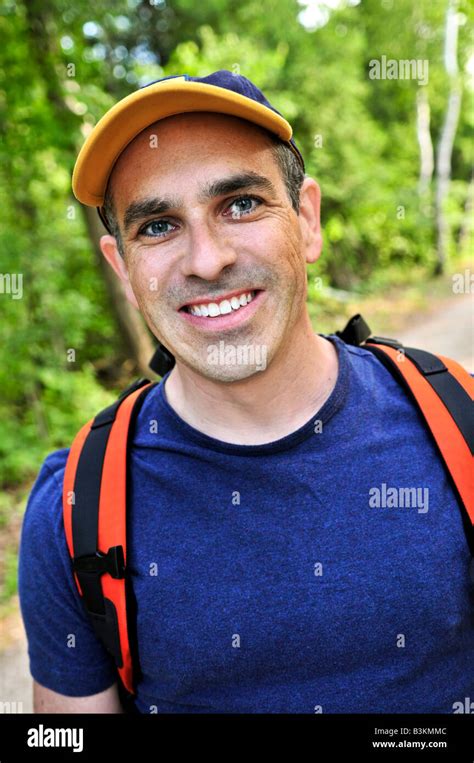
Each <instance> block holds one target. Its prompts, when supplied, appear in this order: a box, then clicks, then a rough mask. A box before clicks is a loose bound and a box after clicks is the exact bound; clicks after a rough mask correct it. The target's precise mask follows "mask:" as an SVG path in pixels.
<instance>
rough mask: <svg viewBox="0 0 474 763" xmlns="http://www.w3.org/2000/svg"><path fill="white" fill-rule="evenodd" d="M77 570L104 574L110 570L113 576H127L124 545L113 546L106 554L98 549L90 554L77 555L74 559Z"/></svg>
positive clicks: (74, 566) (75, 569)
mask: <svg viewBox="0 0 474 763" xmlns="http://www.w3.org/2000/svg"><path fill="white" fill-rule="evenodd" d="M73 568H74V571H75V572H95V573H96V574H97V575H102V574H103V573H104V572H108V573H109V575H110V576H111V577H113V578H118V579H120V578H124V577H125V559H124V555H123V547H122V546H112V547H111V548H109V550H108V551H107V553H106V554H103V553H102V552H101V551H96V553H95V554H89V555H88V556H77V557H74V559H73Z"/></svg>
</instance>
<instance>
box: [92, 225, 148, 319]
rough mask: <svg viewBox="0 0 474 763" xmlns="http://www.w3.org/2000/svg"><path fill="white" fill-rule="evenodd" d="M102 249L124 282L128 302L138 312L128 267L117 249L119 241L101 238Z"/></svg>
mask: <svg viewBox="0 0 474 763" xmlns="http://www.w3.org/2000/svg"><path fill="white" fill-rule="evenodd" d="M100 248H101V251H102V254H103V255H104V257H105V259H106V260H107V262H108V263H109V265H110V266H111V267H112V268H113V269H114V270H115V272H116V274H117V275H118V277H119V278H120V280H121V281H122V284H123V288H124V291H125V296H126V297H127V299H128V301H129V302H130V303H131V304H132V305H133V306H134V307H136V308H137V310H138V309H139V307H138V302H137V300H136V298H135V294H134V293H133V290H132V287H131V284H130V279H129V277H128V270H127V266H126V264H125V260H124V258H123V257H122V255H121V254H120V252H119V250H118V249H117V241H116V239H115V238H114V236H101V238H100Z"/></svg>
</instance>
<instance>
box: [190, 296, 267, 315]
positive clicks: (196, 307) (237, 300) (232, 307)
mask: <svg viewBox="0 0 474 763" xmlns="http://www.w3.org/2000/svg"><path fill="white" fill-rule="evenodd" d="M261 291H262V290H261V289H253V290H250V291H246V292H244V291H242V292H237V293H234V294H233V295H232V296H229V297H225V298H224V299H219V300H218V301H211V302H202V303H199V304H193V305H183V306H182V307H180V309H179V311H180V312H185V313H189V314H190V315H194V316H197V317H204V318H219V317H220V316H223V315H231V314H232V313H234V312H238V311H239V310H241V309H242V308H245V307H246V306H247V305H248V304H250V302H252V301H253V299H255V297H256V296H257V294H259V293H260V292H261Z"/></svg>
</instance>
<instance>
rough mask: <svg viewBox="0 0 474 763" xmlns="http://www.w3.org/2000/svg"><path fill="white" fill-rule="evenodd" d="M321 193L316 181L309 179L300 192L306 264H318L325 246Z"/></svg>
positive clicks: (304, 182) (301, 225) (305, 180)
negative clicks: (321, 218)
mask: <svg viewBox="0 0 474 763" xmlns="http://www.w3.org/2000/svg"><path fill="white" fill-rule="evenodd" d="M320 209H321V191H320V188H319V185H318V184H317V182H316V180H313V178H310V177H307V178H305V179H304V180H303V185H302V186H301V191H300V212H299V215H298V220H299V224H300V230H301V236H302V241H303V249H304V254H305V259H306V262H308V263H311V262H316V260H317V259H318V257H319V255H320V254H321V249H322V246H323V237H322V234H321V220H320Z"/></svg>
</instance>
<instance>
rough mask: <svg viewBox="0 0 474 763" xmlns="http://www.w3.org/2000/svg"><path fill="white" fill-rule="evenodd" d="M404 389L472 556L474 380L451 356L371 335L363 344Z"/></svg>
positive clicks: (473, 540) (473, 515)
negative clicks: (459, 512) (429, 440)
mask: <svg viewBox="0 0 474 763" xmlns="http://www.w3.org/2000/svg"><path fill="white" fill-rule="evenodd" d="M363 346H364V349H366V350H370V351H371V352H373V353H374V355H376V356H377V357H378V358H379V360H380V361H381V362H382V363H383V364H384V366H385V367H386V368H387V369H388V370H389V371H390V372H391V373H392V375H393V376H394V377H396V378H398V380H399V381H400V382H401V383H402V384H403V386H404V387H405V388H406V389H407V390H408V391H409V394H410V396H411V397H412V399H413V400H414V401H415V403H416V404H417V406H418V408H419V410H420V411H421V413H422V414H423V417H424V419H425V422H426V424H427V426H428V428H429V430H430V432H431V434H432V436H433V438H434V441H435V443H436V445H437V447H438V451H439V453H440V455H441V458H442V460H443V462H444V464H445V466H446V468H447V470H448V473H449V475H450V477H451V480H452V484H453V487H454V488H455V492H456V493H457V495H458V498H459V499H460V502H461V506H462V508H463V509H464V513H463V521H464V525H465V529H466V531H467V537H468V541H469V544H470V547H471V551H472V553H473V555H474V546H473V544H474V468H473V466H474V464H473V452H474V409H473V398H474V379H473V378H472V377H471V375H470V374H469V373H468V372H467V371H466V370H465V369H464V368H463V367H462V366H460V365H459V363H456V361H454V360H451V359H450V358H445V357H444V356H441V355H434V354H432V353H429V352H426V351H424V350H417V349H415V348H413V347H403V346H402V345H400V344H395V343H391V344H387V340H384V339H378V338H377V337H371V338H370V339H368V340H367V341H366V343H365V344H364V345H363Z"/></svg>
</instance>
